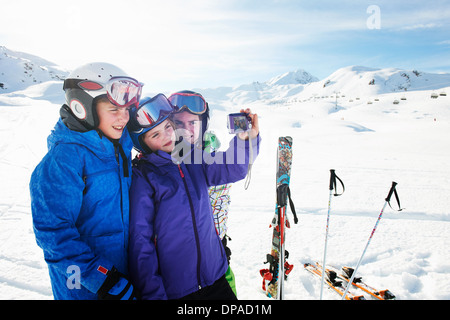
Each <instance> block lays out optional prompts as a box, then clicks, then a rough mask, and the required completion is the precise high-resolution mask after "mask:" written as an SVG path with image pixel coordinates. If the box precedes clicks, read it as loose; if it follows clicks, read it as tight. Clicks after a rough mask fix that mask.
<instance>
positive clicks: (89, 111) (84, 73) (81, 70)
mask: <svg viewBox="0 0 450 320" xmlns="http://www.w3.org/2000/svg"><path fill="white" fill-rule="evenodd" d="M142 86H143V84H142V83H139V82H138V81H137V80H136V79H133V78H130V77H128V75H127V74H126V73H125V72H124V71H123V70H122V69H120V68H118V67H116V66H114V65H112V64H109V63H104V62H94V63H88V64H85V65H83V66H81V67H78V68H76V69H75V70H73V71H72V72H71V73H70V74H69V75H68V76H67V78H66V79H65V80H64V88H63V89H64V91H65V95H66V102H67V105H68V106H69V108H70V110H71V111H72V113H73V114H74V115H75V117H76V118H77V119H78V120H80V121H81V122H82V123H83V124H84V125H85V126H86V127H87V128H89V129H94V128H96V127H97V126H98V115H97V111H96V110H95V104H96V99H98V98H99V97H101V96H103V97H107V98H108V99H109V101H110V102H111V103H112V104H114V105H116V106H120V107H128V106H131V105H137V104H138V103H139V98H140V94H141V91H142Z"/></svg>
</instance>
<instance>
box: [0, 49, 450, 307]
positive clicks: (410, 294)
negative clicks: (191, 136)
mask: <svg viewBox="0 0 450 320" xmlns="http://www.w3.org/2000/svg"><path fill="white" fill-rule="evenodd" d="M1 48H2V49H1V50H2V51H1V52H2V53H1V54H0V57H1V60H0V64H1V69H0V73H5V74H6V72H10V71H11V70H16V71H15V72H13V73H8V75H10V77H5V76H4V75H3V76H2V78H1V81H0V82H1V83H4V86H5V84H7V86H8V89H1V90H5V91H1V90H0V127H1V128H2V130H0V175H1V177H2V179H1V184H0V299H2V300H7V299H52V294H51V286H50V281H49V276H48V270H47V265H46V263H45V261H44V257H43V253H42V250H41V249H40V248H39V247H38V246H37V245H36V241H35V238H34V233H33V226H32V221H31V209H30V196H29V191H28V183H29V180H30V175H31V173H32V171H33V170H34V168H35V167H36V165H37V164H38V163H39V161H40V160H41V159H42V157H43V156H44V155H45V154H46V152H47V144H46V139H47V136H48V135H49V133H50V131H51V129H52V128H53V126H54V125H55V123H56V121H57V119H58V118H59V107H60V103H61V102H60V101H59V100H58V99H62V100H64V96H63V92H62V81H61V79H62V78H63V77H64V76H65V75H66V74H67V73H65V72H61V71H58V70H61V68H59V67H56V66H53V65H52V64H51V63H49V62H48V61H45V60H43V59H41V58H38V57H33V56H31V55H26V54H18V53H12V52H10V51H8V50H7V49H6V48H4V47H1ZM5 53H6V55H5ZM27 65H28V66H29V67H26V66H27ZM41 67H42V68H41ZM24 71H27V73H25V72H24ZM11 72H12V71H11ZM30 75H31V76H30ZM22 80H23V81H22ZM34 81H36V82H34ZM13 89H14V90H15V91H11V90H13ZM405 89H406V90H405ZM6 90H8V91H7V92H6ZM193 90H196V91H198V92H200V93H202V94H203V95H204V96H205V98H206V100H207V101H208V102H209V104H210V107H211V121H210V126H209V128H210V129H212V130H214V131H215V132H216V134H217V135H218V137H219V139H220V141H221V142H222V146H223V148H226V146H227V145H228V143H227V142H228V140H229V139H230V135H229V134H228V132H227V129H226V115H227V114H228V113H231V112H237V111H239V109H240V108H241V107H250V108H251V109H252V111H253V112H256V113H257V114H258V116H259V123H260V132H261V136H262V142H261V148H260V154H259V156H258V159H257V160H256V161H255V163H254V165H253V168H252V175H251V183H250V186H249V188H248V189H247V190H245V189H244V183H243V181H241V182H238V183H235V184H233V186H232V188H231V199H232V202H231V208H230V216H229V222H228V235H229V236H230V237H231V238H232V239H233V240H232V241H230V242H229V246H230V248H231V251H232V256H231V268H232V270H233V272H234V274H235V276H236V286H237V292H238V298H239V299H241V300H246V299H251V300H265V299H268V298H267V297H266V296H265V295H264V293H263V292H262V289H261V284H262V278H261V276H260V273H259V270H260V269H262V268H267V265H266V264H264V262H265V261H266V254H268V253H269V252H270V247H271V237H272V229H271V228H269V225H270V222H271V220H272V218H273V214H274V207H275V203H274V202H275V151H276V143H277V139H278V137H279V136H285V135H290V136H291V137H292V138H293V163H292V178H291V194H292V199H293V201H294V203H295V207H296V211H297V214H298V217H299V223H298V224H293V223H292V219H291V218H292V216H291V214H290V213H288V216H289V218H290V219H291V228H289V229H288V230H287V236H286V249H287V250H288V251H289V259H288V261H289V263H290V264H293V265H294V269H293V271H292V272H291V273H290V275H289V279H288V281H287V282H286V284H285V286H286V288H285V289H286V290H285V297H286V299H289V300H294V299H318V297H319V293H320V280H317V279H316V278H314V277H313V276H312V275H311V274H310V273H309V272H308V271H306V270H305V269H304V268H303V264H304V263H311V262H315V261H321V259H322V258H323V244H324V236H325V226H326V215H327V205H328V203H329V202H328V200H329V198H328V196H329V190H328V182H329V173H330V171H329V170H330V169H335V170H336V174H337V175H338V176H339V177H340V178H341V179H342V180H343V181H344V183H345V187H346V191H345V193H344V194H343V195H342V196H340V197H334V198H332V203H331V215H330V226H329V240H328V249H327V250H328V254H327V262H328V263H329V264H331V265H333V266H335V267H340V266H344V265H346V266H350V267H354V266H355V265H356V263H357V262H358V259H359V257H360V255H361V253H362V250H363V248H364V246H365V244H366V242H367V239H368V237H369V235H370V232H371V231H372V228H373V226H374V224H375V222H376V221H377V217H378V214H379V213H380V210H381V209H382V206H383V204H384V199H385V198H386V196H387V193H388V191H389V188H390V186H391V183H392V181H396V182H397V183H398V186H397V191H398V194H399V197H400V200H401V204H402V207H403V208H405V209H404V210H403V211H402V212H396V211H393V210H391V209H390V208H389V207H387V208H386V210H385V212H384V214H383V217H382V219H381V220H380V223H379V225H378V228H377V231H376V234H375V235H374V236H373V239H372V242H371V244H370V247H369V248H368V250H367V254H366V256H365V259H364V260H363V261H362V263H361V265H360V267H359V271H358V276H362V277H363V279H365V281H366V282H367V283H369V284H371V285H372V286H374V287H377V288H379V289H386V288H387V289H389V290H390V291H391V292H392V293H393V294H395V296H396V297H397V299H401V300H407V299H450V289H449V288H450V271H449V261H450V251H449V250H448V248H449V247H450V232H449V230H450V213H449V210H448V204H449V201H450V196H449V195H450V185H449V181H450V167H449V166H448V163H449V162H450V135H449V134H448V133H449V127H450V126H449V125H450V97H449V96H448V95H447V94H450V75H449V74H429V73H425V72H421V71H414V70H413V71H406V70H399V69H393V68H392V69H391V68H388V69H374V68H366V67H357V66H349V67H346V68H342V69H339V70H336V71H335V72H333V73H332V74H330V76H328V77H326V78H325V79H321V80H318V79H317V78H315V77H313V76H312V75H310V74H309V73H307V72H305V71H302V70H298V71H295V72H288V73H285V74H283V75H280V76H278V77H274V78H272V79H269V80H267V81H261V82H253V83H251V84H244V85H240V86H236V87H227V86H223V87H220V88H210V89H193ZM3 92H5V93H3ZM395 101H396V102H397V103H395ZM16 106H20V108H17V107H16ZM392 204H393V205H394V203H392ZM180 263H182V262H180ZM324 299H339V297H338V296H337V294H336V293H335V292H334V291H331V290H325V292H324Z"/></svg>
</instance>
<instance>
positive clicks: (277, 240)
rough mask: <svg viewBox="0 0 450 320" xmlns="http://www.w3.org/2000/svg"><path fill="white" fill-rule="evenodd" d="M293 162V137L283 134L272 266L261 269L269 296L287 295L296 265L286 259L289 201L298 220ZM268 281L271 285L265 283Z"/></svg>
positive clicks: (278, 167) (279, 145)
mask: <svg viewBox="0 0 450 320" xmlns="http://www.w3.org/2000/svg"><path fill="white" fill-rule="evenodd" d="M291 166H292V138H291V137H280V138H279V139H278V149H277V174H276V207H275V215H274V217H273V219H272V223H271V225H270V227H273V235H272V249H271V251H270V254H267V260H266V262H265V263H269V269H261V270H260V274H261V276H262V277H263V283H262V289H263V290H264V291H265V293H266V295H267V296H268V297H269V298H274V299H278V300H283V299H284V280H285V279H287V275H288V274H289V273H290V272H291V271H292V269H293V268H294V266H293V265H291V264H289V263H288V262H287V258H288V256H289V252H288V251H287V250H285V242H286V228H290V223H289V220H288V218H287V216H286V208H287V204H288V199H289V205H290V208H291V211H292V214H293V215H294V223H297V222H298V219H297V215H296V213H295V207H294V204H293V202H292V199H291V194H290V190H289V183H290V179H291ZM266 281H268V282H269V283H268V285H267V287H266Z"/></svg>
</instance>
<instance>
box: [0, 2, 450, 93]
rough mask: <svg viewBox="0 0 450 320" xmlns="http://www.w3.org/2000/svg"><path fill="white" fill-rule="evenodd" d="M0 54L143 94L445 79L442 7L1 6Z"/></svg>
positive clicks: (446, 24)
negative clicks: (93, 65)
mask: <svg viewBox="0 0 450 320" xmlns="http://www.w3.org/2000/svg"><path fill="white" fill-rule="evenodd" d="M0 7H1V8H2V10H1V12H0V45H4V46H6V47H7V48H9V49H11V50H17V51H23V52H27V53H31V54H35V55H38V56H40V57H42V58H45V59H47V60H50V61H52V62H55V63H56V64H58V65H61V66H63V67H65V68H67V69H72V68H74V67H76V66H78V65H81V64H84V63H87V62H91V61H106V62H110V63H114V64H116V65H118V66H119V67H121V68H123V69H124V70H125V71H127V72H128V73H129V74H130V75H131V76H134V77H136V78H138V79H139V80H140V81H143V82H145V84H146V89H147V90H148V91H151V92H159V91H163V92H170V91H176V90H181V89H185V88H206V87H217V86H234V85H239V84H244V83H250V82H252V81H266V80H269V79H270V78H272V77H274V76H276V75H279V74H282V73H284V72H287V71H293V70H296V69H304V70H306V71H308V72H310V73H311V74H313V75H314V76H316V77H318V78H320V79H322V78H325V77H326V76H328V75H330V74H331V73H332V72H334V71H335V70H337V69H339V68H341V67H345V66H349V65H363V66H367V67H375V68H376V67H379V68H386V67H396V68H403V69H408V70H412V69H418V70H420V71H428V72H450V31H449V30H450V2H449V1H439V0H432V1H416V0H410V1H403V0H400V1H376V0H373V1H365V0H359V1H358V0H353V1H346V0H341V1H299V0H290V1H288V0H258V1H257V0H252V1H250V0H190V1H182V0H164V1H161V0H150V1H149V0H127V1H123V0H120V1H119V0H109V1H103V0H96V1H93V0H90V1H87V0H79V1H77V2H73V1H72V2H68V1H57V0H39V1H32V0H16V1H7V0H0Z"/></svg>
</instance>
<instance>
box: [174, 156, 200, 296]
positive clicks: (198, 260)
mask: <svg viewBox="0 0 450 320" xmlns="http://www.w3.org/2000/svg"><path fill="white" fill-rule="evenodd" d="M178 170H179V171H180V176H181V180H183V184H184V188H185V189H186V194H187V196H188V199H189V206H190V208H191V217H192V224H193V226H194V235H195V243H196V246H197V282H198V289H199V290H200V289H201V288H202V286H201V284H200V283H201V281H200V263H201V251H200V241H199V237H198V230H197V222H196V220H195V213H194V205H193V203H192V198H191V194H190V193H189V189H188V186H187V182H186V178H185V176H184V173H183V170H181V166H180V165H179V164H178Z"/></svg>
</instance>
